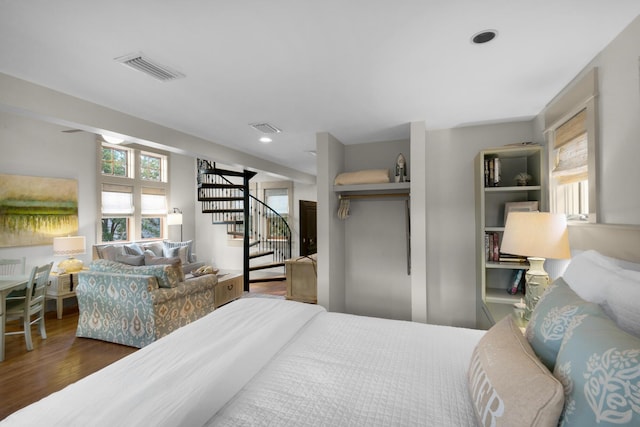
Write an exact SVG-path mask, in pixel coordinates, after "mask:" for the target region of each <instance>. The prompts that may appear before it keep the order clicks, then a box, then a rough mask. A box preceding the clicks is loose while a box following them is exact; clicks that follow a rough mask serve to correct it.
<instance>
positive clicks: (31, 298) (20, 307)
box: [5, 262, 53, 351]
mask: <svg viewBox="0 0 640 427" xmlns="http://www.w3.org/2000/svg"><path fill="white" fill-rule="evenodd" d="M52 266H53V263H52V262H50V263H49V264H46V265H43V266H40V267H37V266H36V267H33V270H32V271H31V275H30V276H29V282H28V283H27V289H26V292H25V296H24V298H19V299H7V309H6V312H5V314H6V319H7V320H15V319H22V324H23V330H22V331H16V332H5V335H18V334H24V339H25V341H26V343H27V350H29V351H31V350H33V342H32V341H31V325H33V324H34V323H38V324H39V326H40V336H41V337H42V339H47V332H46V330H45V327H44V309H45V302H46V300H45V293H46V290H47V284H48V283H49V273H50V272H51V267H52ZM33 316H36V317H35V318H33Z"/></svg>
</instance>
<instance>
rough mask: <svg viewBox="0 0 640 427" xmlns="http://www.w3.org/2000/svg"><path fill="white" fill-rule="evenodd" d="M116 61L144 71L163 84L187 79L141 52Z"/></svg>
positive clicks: (115, 59)
mask: <svg viewBox="0 0 640 427" xmlns="http://www.w3.org/2000/svg"><path fill="white" fill-rule="evenodd" d="M114 61H116V62H119V63H121V64H122V65H126V66H127V67H130V68H133V69H134V70H137V71H142V72H143V73H145V74H147V75H148V76H151V77H153V78H154V79H156V80H160V81H161V82H168V81H170V80H176V79H181V78H183V77H185V75H184V74H182V73H180V72H178V71H175V70H172V69H171V68H169V67H167V66H165V65H160V64H158V63H157V62H156V61H153V60H151V59H149V58H148V57H147V56H145V55H144V54H142V53H140V52H138V53H132V54H130V55H125V56H121V57H119V58H114Z"/></svg>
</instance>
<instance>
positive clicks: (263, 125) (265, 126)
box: [249, 123, 282, 133]
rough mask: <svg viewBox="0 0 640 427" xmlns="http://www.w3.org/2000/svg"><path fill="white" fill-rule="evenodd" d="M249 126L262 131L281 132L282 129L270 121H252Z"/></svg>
mask: <svg viewBox="0 0 640 427" xmlns="http://www.w3.org/2000/svg"><path fill="white" fill-rule="evenodd" d="M249 126H251V127H252V128H254V129H255V130H257V131H258V132H261V133H280V132H282V130H280V129H278V128H277V127H275V126H274V125H272V124H270V123H250V124H249Z"/></svg>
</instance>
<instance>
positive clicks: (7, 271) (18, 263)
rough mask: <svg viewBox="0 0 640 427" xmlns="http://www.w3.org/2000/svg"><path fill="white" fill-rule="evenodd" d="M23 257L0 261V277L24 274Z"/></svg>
mask: <svg viewBox="0 0 640 427" xmlns="http://www.w3.org/2000/svg"><path fill="white" fill-rule="evenodd" d="M25 261H26V259H25V257H22V258H14V259H0V276H12V275H14V274H24V272H25V270H24V266H25Z"/></svg>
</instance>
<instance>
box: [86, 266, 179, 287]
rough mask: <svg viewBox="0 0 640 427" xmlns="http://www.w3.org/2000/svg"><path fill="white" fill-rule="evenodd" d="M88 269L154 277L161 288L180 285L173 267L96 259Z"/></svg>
mask: <svg viewBox="0 0 640 427" xmlns="http://www.w3.org/2000/svg"><path fill="white" fill-rule="evenodd" d="M89 269H90V270H91V271H97V272H103V273H116V274H140V275H146V276H155V278H156V279H157V280H158V286H160V287H161V288H174V287H176V286H177V285H178V284H179V283H180V272H179V271H178V270H180V271H182V268H180V269H177V268H175V267H174V266H173V265H169V264H167V265H141V266H131V265H126V264H122V263H119V262H115V261H108V260H104V259H98V260H95V261H93V262H92V263H91V264H90V266H89Z"/></svg>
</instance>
